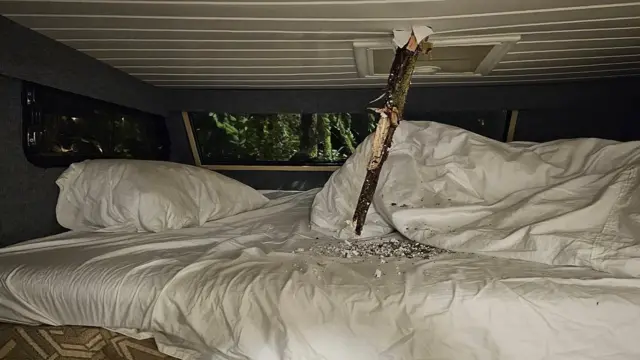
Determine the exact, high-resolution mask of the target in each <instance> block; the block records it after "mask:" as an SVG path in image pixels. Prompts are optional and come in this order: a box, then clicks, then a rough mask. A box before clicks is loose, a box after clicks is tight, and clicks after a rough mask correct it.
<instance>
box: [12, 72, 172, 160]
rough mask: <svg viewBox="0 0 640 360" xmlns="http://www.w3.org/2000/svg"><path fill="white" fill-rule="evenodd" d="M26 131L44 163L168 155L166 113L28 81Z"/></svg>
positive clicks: (28, 145)
mask: <svg viewBox="0 0 640 360" xmlns="http://www.w3.org/2000/svg"><path fill="white" fill-rule="evenodd" d="M23 132H24V134H23V135H24V137H23V143H24V150H25V154H26V155H27V159H28V160H29V161H30V162H31V163H33V164H35V165H37V166H41V167H56V166H68V165H69V164H71V163H73V162H78V161H82V160H86V159H118V158H122V159H141V160H168V158H169V150H170V149H169V147H170V144H169V137H168V133H167V127H166V124H165V121H164V118H163V117H161V116H157V115H154V114H149V113H145V112H142V111H138V110H134V109H130V108H126V107H122V106H119V105H115V104H111V103H107V102H104V101H100V100H96V99H92V98H88V97H85V96H81V95H76V94H72V93H68V92H65V91H60V90H57V89H53V88H49V87H45V86H41V85H37V84H32V83H27V82H25V85H24V89H23Z"/></svg>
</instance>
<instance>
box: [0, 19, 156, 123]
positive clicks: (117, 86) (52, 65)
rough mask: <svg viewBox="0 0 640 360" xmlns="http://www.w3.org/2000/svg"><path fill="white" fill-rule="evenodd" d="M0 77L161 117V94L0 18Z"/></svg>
mask: <svg viewBox="0 0 640 360" xmlns="http://www.w3.org/2000/svg"><path fill="white" fill-rule="evenodd" d="M0 75H4V76H8V77H13V78H17V79H22V80H28V81H32V82H35V83H39V84H42V85H47V86H51V87H54V88H58V89H61V90H65V91H70V92H73V93H76V94H81V95H85V96H89V97H92V98H96V99H100V100H105V101H109V102H112V103H116V104H119V105H123V106H128V107H132V108H136V109H140V110H144V111H148V112H152V113H156V114H160V115H164V114H165V112H166V110H165V104H166V101H165V98H164V95H165V92H164V91H162V89H160V88H156V87H154V86H152V85H150V84H147V83H145V82H142V81H140V80H138V79H136V78H134V77H133V76H131V75H129V74H127V73H125V72H122V71H120V70H117V69H115V68H112V67H110V66H109V65H107V64H105V63H102V62H100V61H98V60H95V59H93V58H91V57H90V56H88V55H85V54H83V53H81V52H79V51H76V50H75V49H72V48H70V47H68V46H66V45H64V44H62V43H59V42H57V41H54V40H52V39H50V38H48V37H46V36H44V35H41V34H40V33H37V32H35V31H32V30H30V29H28V28H25V27H23V26H21V25H19V24H17V23H15V22H13V21H11V20H9V19H7V18H5V17H2V16H0Z"/></svg>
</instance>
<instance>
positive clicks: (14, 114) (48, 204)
mask: <svg viewBox="0 0 640 360" xmlns="http://www.w3.org/2000/svg"><path fill="white" fill-rule="evenodd" d="M21 80H28V81H32V82H36V83H39V84H43V85H47V86H51V87H55V88H58V89H61V90H65V91H70V92H73V93H76V94H81V95H85V96H88V97H92V98H96V99H101V100H105V101H109V102H112V103H116V104H119V105H123V106H128V107H132V108H136V109H140V110H144V111H147V112H151V113H156V114H160V115H165V114H166V108H165V105H166V101H165V98H164V96H165V94H166V93H165V92H164V91H163V90H162V89H159V88H156V87H153V86H151V85H149V84H147V83H144V82H142V81H140V80H138V79H136V78H134V77H132V76H130V75H128V74H126V73H124V72H122V71H119V70H116V69H114V68H112V67H110V66H108V65H106V64H104V63H102V62H100V61H97V60H95V59H93V58H91V57H89V56H87V55H84V54H82V53H80V52H78V51H76V50H74V49H72V48H70V47H67V46H66V45H63V44H61V43H58V42H56V41H53V40H51V39H49V38H47V37H45V36H43V35H40V34H39V33H36V32H34V31H32V30H30V29H27V28H24V27H22V26H20V25H18V24H16V23H14V22H12V21H10V20H8V19H6V18H4V17H1V16H0V129H1V131H0V140H1V141H2V151H1V152H0V246H2V245H7V244H10V243H14V242H18V241H22V240H27V239H31V238H34V237H40V236H45V235H49V234H52V233H56V232H58V231H60V230H61V229H60V227H59V226H58V225H57V221H56V219H55V204H56V199H57V196H58V189H57V186H56V185H55V180H56V178H57V177H58V175H59V174H60V173H61V172H62V171H63V170H64V169H61V168H58V169H41V168H37V167H35V166H33V165H31V164H30V163H29V162H28V161H27V159H26V158H25V156H24V154H23V151H22V113H21V111H22V109H21V98H20V96H21V87H22V81H21Z"/></svg>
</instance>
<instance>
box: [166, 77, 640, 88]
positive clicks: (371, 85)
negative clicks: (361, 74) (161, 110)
mask: <svg viewBox="0 0 640 360" xmlns="http://www.w3.org/2000/svg"><path fill="white" fill-rule="evenodd" d="M631 77H633V78H636V77H640V73H636V74H615V75H602V76H580V77H566V78H559V79H524V80H517V81H516V80H489V79H490V78H487V79H485V80H483V81H477V82H469V81H446V82H444V81H443V82H437V81H433V82H412V84H411V86H413V87H422V86H460V85H474V86H475V85H492V84H519V83H540V82H543V83H547V82H549V83H563V82H570V81H584V80H599V79H616V78H631ZM154 86H157V87H165V88H211V89H296V88H336V89H344V88H345V87H349V88H383V87H384V86H385V83H384V82H380V83H369V84H363V83H344V84H306V85H305V84H291V85H287V84H278V85H264V84H262V85H259V84H242V85H229V84H225V85H214V84H184V85H179V84H171V85H162V84H157V85H154Z"/></svg>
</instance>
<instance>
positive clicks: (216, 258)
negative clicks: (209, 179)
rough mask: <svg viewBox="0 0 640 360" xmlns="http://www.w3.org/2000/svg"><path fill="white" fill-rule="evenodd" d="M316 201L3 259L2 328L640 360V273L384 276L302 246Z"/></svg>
mask: <svg viewBox="0 0 640 360" xmlns="http://www.w3.org/2000/svg"><path fill="white" fill-rule="evenodd" d="M316 192H317V190H314V191H309V192H305V193H301V194H296V195H291V196H284V197H279V198H278V199H276V200H274V201H272V202H270V203H269V204H268V205H267V207H266V208H263V209H259V210H255V211H251V212H249V213H245V214H241V215H237V216H234V217H231V218H227V219H223V220H219V221H215V222H212V223H207V224H206V225H205V226H204V227H202V228H188V229H180V230H173V231H168V232H163V233H149V234H143V233H138V234H114V233H81V232H70V233H66V234H61V235H58V236H54V237H50V238H45V239H39V240H34V241H30V242H26V243H22V244H18V245H15V246H12V247H8V248H4V249H0V321H5V322H23V323H46V324H52V325H65V324H76V325H85V326H100V327H106V328H112V329H116V330H117V331H120V332H123V333H125V334H129V335H132V336H137V337H145V336H153V337H155V338H156V340H157V341H158V342H159V347H160V350H161V351H163V352H165V353H167V354H170V355H173V356H176V357H178V358H181V359H190V360H191V359H194V360H195V359H255V360H272V359H274V360H275V359H286V360H294V359H295V360H307V359H313V360H324V359H327V360H329V359H330V360H336V359H339V360H342V359H350V360H365V359H366V360H370V359H398V360H400V359H402V360H407V359H411V360H413V359H442V360H449V359H451V360H495V359H501V360H503V359H504V360H511V359H513V360H534V359H536V360H538V359H554V360H556V359H557V360H589V359H593V360H595V359H597V360H603V359H606V360H629V359H638V358H640V342H638V341H637V333H636V330H637V325H638V323H639V321H640V279H634V278H622V277H620V278H615V277H613V275H610V274H607V273H603V272H596V271H594V270H591V269H587V268H577V267H561V266H549V265H544V264H539V263H534V262H525V261H521V260H510V259H504V258H502V259H501V258H495V257H486V256H479V255H464V254H458V255H454V256H446V257H443V258H441V259H438V260H435V261H417V262H416V261H390V262H389V263H387V264H383V265H384V266H387V267H388V268H384V267H383V272H384V273H385V275H383V276H382V277H380V278H374V277H373V271H374V270H375V268H376V267H378V265H376V264H373V265H372V264H371V263H369V262H360V263H358V262H357V259H354V258H352V259H329V258H321V257H318V256H313V254H311V253H309V252H301V253H298V252H296V253H292V252H291V250H293V249H297V248H300V247H308V245H309V244H311V243H313V242H317V241H331V240H330V239H328V238H320V239H316V237H320V235H319V234H318V233H316V232H314V231H310V230H309V213H310V205H311V203H312V201H313V199H314V196H315V194H316ZM383 265H379V266H383ZM395 266H398V268H399V269H400V270H401V272H402V274H397V273H396V272H395Z"/></svg>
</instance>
